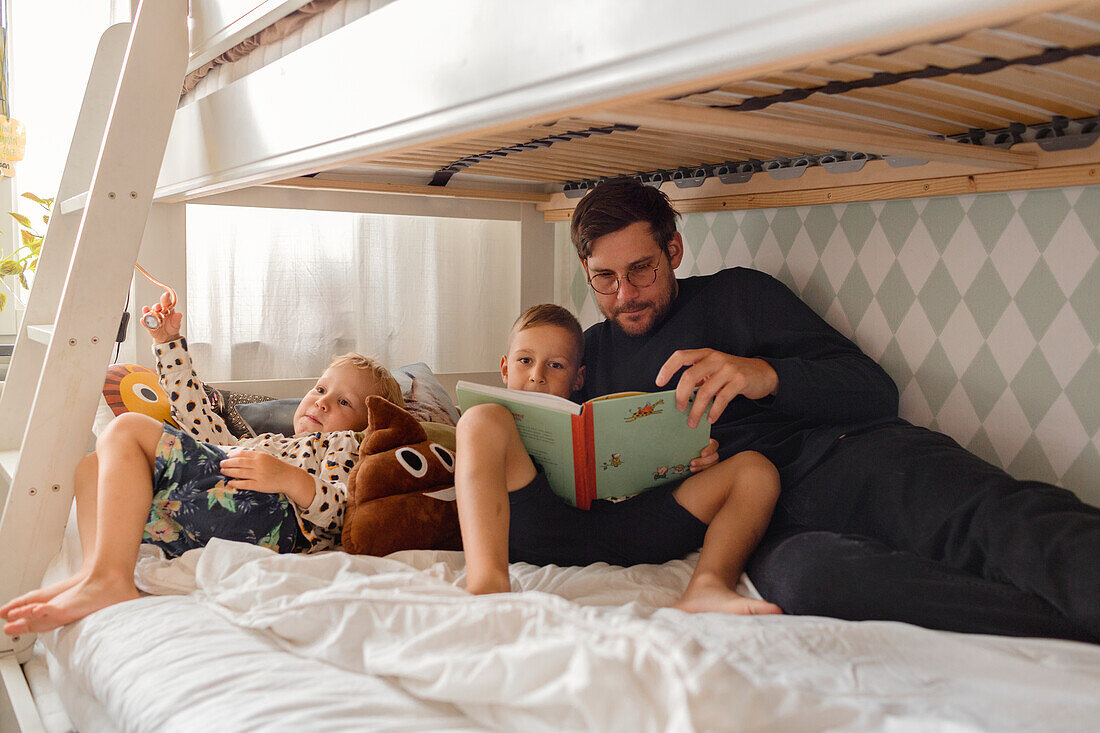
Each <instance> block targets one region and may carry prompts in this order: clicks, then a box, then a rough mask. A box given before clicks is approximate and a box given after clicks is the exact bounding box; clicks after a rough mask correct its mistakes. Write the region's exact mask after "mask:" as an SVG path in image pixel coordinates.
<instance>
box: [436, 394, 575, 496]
mask: <svg viewBox="0 0 1100 733" xmlns="http://www.w3.org/2000/svg"><path fill="white" fill-rule="evenodd" d="M455 394H456V396H457V397H458V407H459V409H460V410H461V411H462V412H465V411H466V410H467V409H469V408H470V407H472V406H473V405H478V404H483V403H493V404H498V405H503V406H504V407H506V408H508V411H509V412H511V413H512V417H513V418H514V419H515V421H516V430H517V432H518V433H519V437H520V440H522V441H523V447H524V448H525V449H527V453H528V455H530V456H531V459H532V460H534V461H535V462H536V463H537V464H538V465H539V466H540V467H541V468H542V470H543V472H544V473H545V474H546V478H547V480H548V481H549V482H550V488H552V489H553V490H554V492H555V493H557V494H559V495H561V496H565V497H575V496H576V488H575V476H574V471H573V415H574V414H577V413H579V412H580V409H581V406H580V405H578V404H576V403H575V402H570V401H569V400H565V399H562V398H561V397H554V396H553V395H541V394H537V393H533V392H519V391H517V390H510V389H500V388H497V387H484V386H483V385H471V384H468V383H466V382H459V383H458V385H457V386H456V387H455ZM532 395H537V396H538V397H553V399H554V400H557V401H560V402H565V403H567V406H568V409H562V408H563V407H565V406H562V405H559V404H555V403H554V401H553V400H551V401H547V400H541V399H533V400H532V399H529V398H530V397H531V396H532ZM525 398H527V399H525Z"/></svg>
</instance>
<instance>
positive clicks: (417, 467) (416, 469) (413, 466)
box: [394, 446, 428, 478]
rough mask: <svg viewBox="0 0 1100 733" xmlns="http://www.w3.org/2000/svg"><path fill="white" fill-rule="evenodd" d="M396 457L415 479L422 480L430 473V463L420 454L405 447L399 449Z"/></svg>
mask: <svg viewBox="0 0 1100 733" xmlns="http://www.w3.org/2000/svg"><path fill="white" fill-rule="evenodd" d="M394 457H396V458H397V462H398V463H400V464H401V465H402V466H403V467H404V468H405V470H406V471H408V472H409V473H411V474H412V476H413V478H421V477H422V476H423V475H424V474H426V473H427V472H428V462H427V461H425V460H424V456H422V455H420V452H419V451H417V450H415V449H413V448H409V447H408V446H404V447H402V448H398V449H397V451H396V452H395V453H394Z"/></svg>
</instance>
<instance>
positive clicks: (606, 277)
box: [588, 264, 660, 295]
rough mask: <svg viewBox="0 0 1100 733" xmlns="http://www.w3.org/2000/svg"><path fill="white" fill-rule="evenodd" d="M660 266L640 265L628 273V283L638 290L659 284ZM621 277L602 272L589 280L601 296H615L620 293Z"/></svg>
mask: <svg viewBox="0 0 1100 733" xmlns="http://www.w3.org/2000/svg"><path fill="white" fill-rule="evenodd" d="M659 269H660V267H659V266H658V265H652V264H650V265H638V266H637V267H632V268H630V271H629V272H627V273H626V281H627V282H628V283H630V284H631V285H633V286H634V287H636V288H639V289H640V288H648V287H649V286H650V285H652V284H653V283H655V282H657V270H659ZM619 282H620V281H619V276H618V275H615V274H612V273H610V272H601V273H599V274H598V275H593V276H592V277H590V278H588V284H589V286H591V288H592V289H593V290H595V291H596V292H597V293H599V294H600V295H614V294H615V293H617V292H619Z"/></svg>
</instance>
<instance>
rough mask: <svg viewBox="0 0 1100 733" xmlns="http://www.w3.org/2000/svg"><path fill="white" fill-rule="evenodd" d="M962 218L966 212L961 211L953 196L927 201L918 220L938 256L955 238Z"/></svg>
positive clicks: (957, 201)
mask: <svg viewBox="0 0 1100 733" xmlns="http://www.w3.org/2000/svg"><path fill="white" fill-rule="evenodd" d="M964 216H966V212H965V211H963V207H962V205H961V204H960V203H959V199H958V198H956V197H954V196H951V197H943V198H935V199H929V200H928V204H927V205H926V206H925V207H924V211H922V212H921V214H920V218H921V221H923V222H924V228H925V229H927V230H928V235H929V236H930V237H931V238H932V242H933V243H934V244H935V245H936V249H938V250H939V251H940V254H943V251H944V250H945V249H947V244H948V243H949V242H950V241H951V237H953V236H955V232H956V231H958V229H959V224H960V223H961V222H962V220H963V217H964Z"/></svg>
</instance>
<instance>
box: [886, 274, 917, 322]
mask: <svg viewBox="0 0 1100 733" xmlns="http://www.w3.org/2000/svg"><path fill="white" fill-rule="evenodd" d="M876 297H877V299H878V304H879V307H880V308H882V314H883V315H884V316H886V322H887V323H888V324H890V330H891V331H893V332H897V330H898V326H900V325H901V322H902V319H904V318H905V314H906V313H908V312H909V309H910V308H912V307H913V301H914V300H915V299H916V297H917V296H916V293H914V292H913V287H912V286H911V285H910V284H909V278H907V277H906V276H905V272H904V271H903V270H902V269H901V265H899V264H898V263H897V262H895V263H894V264H893V266H892V267H891V268H890V271H889V272H887V273H886V277H885V278H884V279H883V281H882V285H880V286H879V289H878V293H877V295H876Z"/></svg>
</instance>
